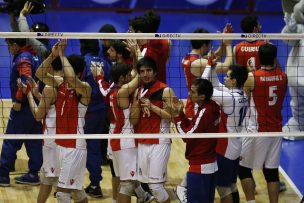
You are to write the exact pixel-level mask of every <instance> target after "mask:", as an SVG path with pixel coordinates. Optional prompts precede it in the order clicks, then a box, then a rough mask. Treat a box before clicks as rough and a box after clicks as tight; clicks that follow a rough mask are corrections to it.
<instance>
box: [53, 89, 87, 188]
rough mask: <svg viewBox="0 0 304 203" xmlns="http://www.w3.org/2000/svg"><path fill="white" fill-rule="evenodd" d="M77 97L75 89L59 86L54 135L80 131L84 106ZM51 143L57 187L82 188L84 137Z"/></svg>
mask: <svg viewBox="0 0 304 203" xmlns="http://www.w3.org/2000/svg"><path fill="white" fill-rule="evenodd" d="M79 100H80V99H79V97H78V96H77V94H76V91H75V90H74V89H69V88H68V86H67V84H66V83H62V84H61V85H60V86H59V88H58V93H57V100H56V104H55V105H56V133H57V134H83V132H84V131H83V126H84V124H85V121H84V116H85V113H86V110H87V106H85V105H83V104H81V103H80V101H79ZM55 142H56V144H57V145H58V149H57V152H58V157H59V160H58V163H59V165H60V172H59V178H58V187H61V188H68V189H76V190H82V187H83V183H84V173H85V168H86V159H87V150H86V140H85V139H64V140H59V139H56V140H55Z"/></svg>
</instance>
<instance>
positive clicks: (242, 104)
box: [214, 89, 248, 160]
mask: <svg viewBox="0 0 304 203" xmlns="http://www.w3.org/2000/svg"><path fill="white" fill-rule="evenodd" d="M227 90H228V89H227ZM227 90H226V91H227ZM226 93H227V94H225V93H224V92H221V96H222V103H221V106H222V112H221V123H220V132H226V133H240V132H241V131H242V128H243V120H244V117H245V115H246V112H247V108H248V98H247V96H246V94H245V93H244V91H242V90H240V89H233V90H228V91H227V92H226ZM229 95H230V96H229ZM214 96H215V100H217V99H216V98H218V97H217V91H215V93H214ZM223 97H226V99H224V98H223ZM229 97H230V99H231V100H232V101H233V103H232V104H231V102H229V101H228V102H225V101H226V100H229ZM241 150H242V140H241V139H240V138H238V137H235V138H228V139H227V138H223V139H219V140H218V144H217V153H219V154H221V155H223V156H225V157H226V158H228V159H231V160H235V159H237V158H238V157H239V156H240V154H241Z"/></svg>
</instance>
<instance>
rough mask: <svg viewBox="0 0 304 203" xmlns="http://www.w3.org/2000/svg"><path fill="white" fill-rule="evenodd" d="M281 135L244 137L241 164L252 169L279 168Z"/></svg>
mask: <svg viewBox="0 0 304 203" xmlns="http://www.w3.org/2000/svg"><path fill="white" fill-rule="evenodd" d="M281 149H282V138H281V137H259V138H244V139H243V143H242V153H241V161H240V165H241V166H244V167H247V168H251V169H262V168H263V167H265V168H279V165H280V156H281Z"/></svg>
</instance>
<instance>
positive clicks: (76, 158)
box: [58, 146, 87, 190]
mask: <svg viewBox="0 0 304 203" xmlns="http://www.w3.org/2000/svg"><path fill="white" fill-rule="evenodd" d="M58 154H59V156H58V157H59V160H58V161H59V166H60V173H59V178H58V187H61V188H67V189H75V190H82V186H83V183H84V172H85V169H86V161H87V150H85V149H75V148H66V147H61V146H58Z"/></svg>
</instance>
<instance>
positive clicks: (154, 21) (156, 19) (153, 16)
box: [144, 9, 160, 33]
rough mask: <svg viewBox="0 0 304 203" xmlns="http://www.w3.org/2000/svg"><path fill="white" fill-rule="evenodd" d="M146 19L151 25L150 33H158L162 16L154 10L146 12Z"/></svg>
mask: <svg viewBox="0 0 304 203" xmlns="http://www.w3.org/2000/svg"><path fill="white" fill-rule="evenodd" d="M144 17H145V18H146V20H147V23H148V24H149V28H150V29H149V33H155V32H157V30H158V28H159V25H160V15H159V13H157V12H156V11H154V10H153V9H150V10H147V11H145V14H144Z"/></svg>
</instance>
